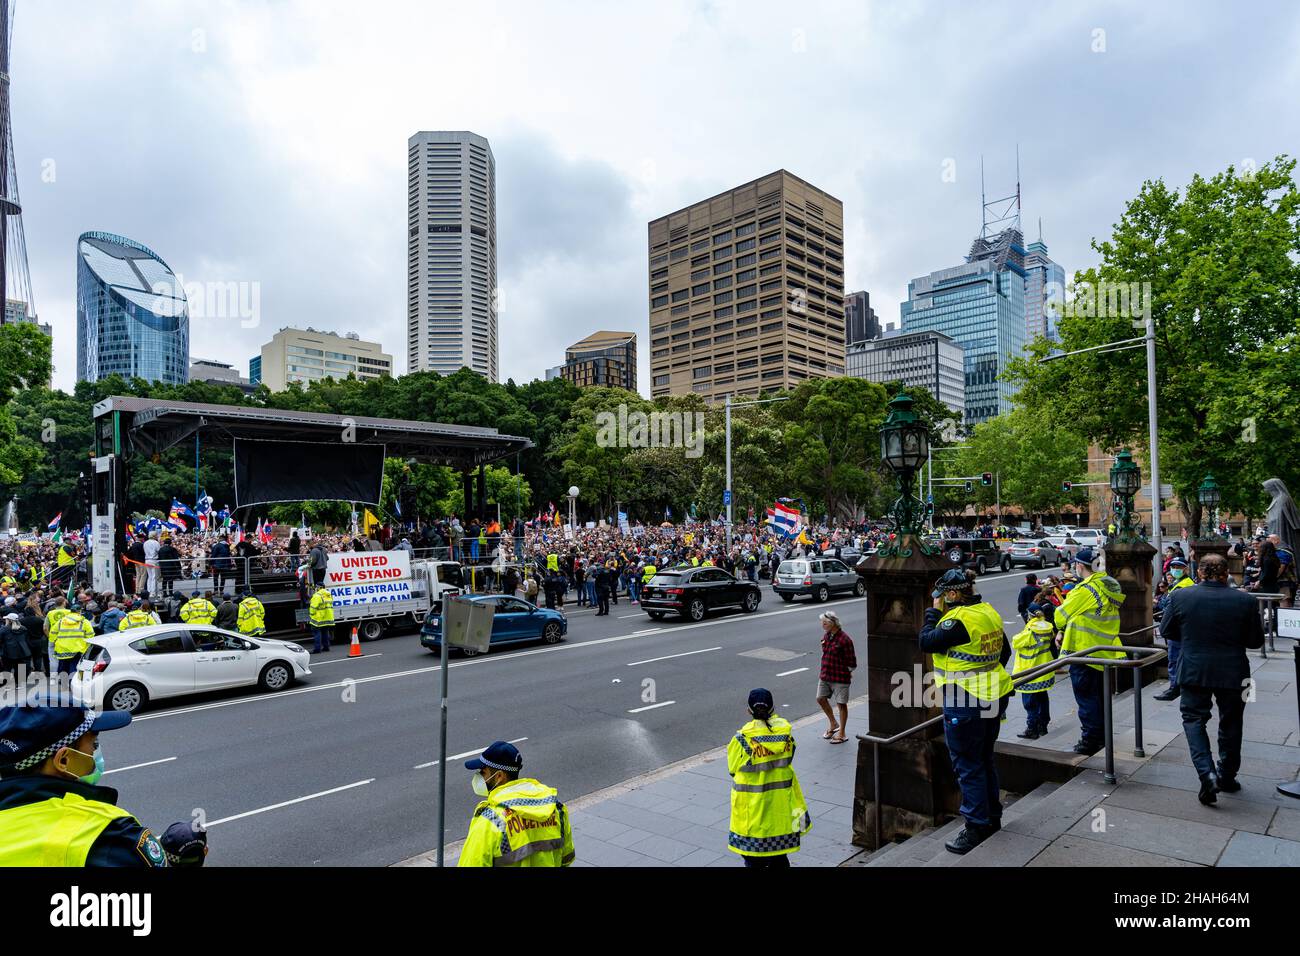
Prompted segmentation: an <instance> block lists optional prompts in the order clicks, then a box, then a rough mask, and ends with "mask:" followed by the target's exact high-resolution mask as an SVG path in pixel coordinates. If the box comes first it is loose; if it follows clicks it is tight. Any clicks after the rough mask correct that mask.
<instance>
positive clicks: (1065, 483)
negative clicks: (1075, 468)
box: [1061, 481, 1074, 493]
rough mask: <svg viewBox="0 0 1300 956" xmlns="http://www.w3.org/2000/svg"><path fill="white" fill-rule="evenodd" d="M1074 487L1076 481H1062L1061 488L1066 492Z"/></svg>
mask: <svg viewBox="0 0 1300 956" xmlns="http://www.w3.org/2000/svg"><path fill="white" fill-rule="evenodd" d="M1073 487H1074V482H1072V481H1063V482H1061V490H1062V491H1064V492H1066V493H1069V491H1070V489H1071V488H1073Z"/></svg>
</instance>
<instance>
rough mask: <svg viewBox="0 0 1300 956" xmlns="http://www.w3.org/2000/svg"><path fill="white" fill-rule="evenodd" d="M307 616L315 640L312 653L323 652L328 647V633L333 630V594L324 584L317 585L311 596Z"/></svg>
mask: <svg viewBox="0 0 1300 956" xmlns="http://www.w3.org/2000/svg"><path fill="white" fill-rule="evenodd" d="M307 616H308V617H309V618H310V620H311V633H312V637H313V638H314V639H315V641H316V644H315V646H314V647H313V648H312V653H313V654H323V653H325V652H327V651H328V650H329V649H330V635H331V634H332V633H333V632H334V595H333V594H331V593H330V589H329V588H327V587H325V585H323V584H322V585H321V586H320V587H318V588H317V589H316V593H314V594H313V595H312V596H311V603H310V604H308V605H307Z"/></svg>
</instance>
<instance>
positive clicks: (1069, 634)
mask: <svg viewBox="0 0 1300 956" xmlns="http://www.w3.org/2000/svg"><path fill="white" fill-rule="evenodd" d="M1073 560H1074V567H1075V570H1076V572H1077V573H1078V575H1079V577H1080V578H1082V580H1081V581H1079V582H1078V583H1077V584H1075V585H1074V587H1072V588H1070V592H1069V593H1068V594H1067V595H1066V597H1065V601H1063V602H1062V604H1061V606H1060V607H1058V608H1057V609H1056V614H1055V623H1056V627H1057V628H1058V629H1059V630H1061V631H1063V632H1064V633H1062V634H1061V635H1060V636H1059V637H1057V639H1056V640H1057V642H1058V643H1059V644H1060V645H1061V652H1062V653H1064V654H1073V653H1076V652H1078V651H1085V650H1087V649H1088V648H1090V647H1096V646H1097V645H1099V644H1114V645H1117V646H1118V645H1119V643H1120V639H1119V606H1120V605H1121V604H1123V603H1124V591H1123V589H1122V588H1120V586H1119V582H1118V581H1116V580H1115V579H1114V578H1112V577H1110V576H1109V575H1108V574H1106V573H1105V572H1104V571H1102V570H1101V565H1102V556H1101V555H1100V554H1097V553H1096V552H1094V551H1093V550H1092V548H1080V549H1079V550H1078V551H1077V552H1075V555H1074V559H1073ZM1091 656H1092V657H1108V658H1114V659H1117V660H1122V659H1123V658H1124V656H1125V654H1124V652H1123V651H1097V652H1096V653H1094V654H1092V655H1091ZM1101 671H1102V665H1100V664H1071V665H1070V684H1071V685H1072V686H1073V688H1074V700H1075V703H1076V704H1077V705H1078V709H1079V725H1080V728H1081V733H1080V735H1079V742H1078V743H1077V744H1075V745H1074V752H1075V753H1077V754H1088V755H1092V754H1095V753H1096V752H1097V751H1098V750H1100V749H1101V748H1102V747H1103V746H1104V744H1105V733H1106V729H1105V716H1104V712H1103V709H1102V708H1103V701H1102V696H1101V695H1102V687H1103V684H1102V676H1101Z"/></svg>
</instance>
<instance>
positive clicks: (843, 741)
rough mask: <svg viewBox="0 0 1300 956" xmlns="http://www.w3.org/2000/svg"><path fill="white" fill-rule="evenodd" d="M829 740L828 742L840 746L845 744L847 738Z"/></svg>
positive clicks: (840, 737)
mask: <svg viewBox="0 0 1300 956" xmlns="http://www.w3.org/2000/svg"><path fill="white" fill-rule="evenodd" d="M829 739H830V742H831V743H833V744H842V743H846V742H847V741H848V739H849V738H848V737H844V736H839V737H831V738H829Z"/></svg>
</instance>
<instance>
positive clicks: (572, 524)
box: [569, 485, 578, 534]
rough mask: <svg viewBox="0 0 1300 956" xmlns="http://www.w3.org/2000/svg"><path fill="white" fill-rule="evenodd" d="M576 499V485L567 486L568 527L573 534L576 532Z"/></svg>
mask: <svg viewBox="0 0 1300 956" xmlns="http://www.w3.org/2000/svg"><path fill="white" fill-rule="evenodd" d="M577 501H578V486H577V485H572V486H570V488H569V528H570V530H571V531H572V533H573V534H577V533H578V518H577Z"/></svg>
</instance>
